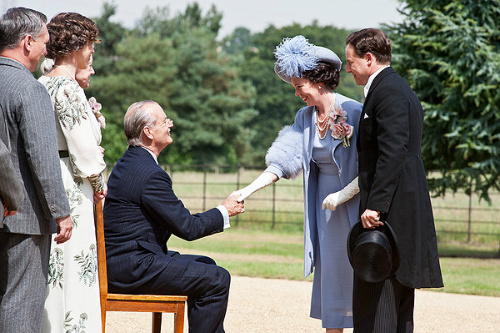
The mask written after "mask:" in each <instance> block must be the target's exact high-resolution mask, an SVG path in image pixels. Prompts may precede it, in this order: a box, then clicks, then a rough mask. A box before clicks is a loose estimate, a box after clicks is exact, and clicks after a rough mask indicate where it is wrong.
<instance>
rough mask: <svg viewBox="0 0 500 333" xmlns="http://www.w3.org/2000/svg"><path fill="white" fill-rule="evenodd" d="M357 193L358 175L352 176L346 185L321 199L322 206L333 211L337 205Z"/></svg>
mask: <svg viewBox="0 0 500 333" xmlns="http://www.w3.org/2000/svg"><path fill="white" fill-rule="evenodd" d="M357 193H359V187H358V177H356V178H354V179H353V180H352V182H350V183H349V184H347V186H346V187H344V188H343V189H341V190H340V191H338V192H335V193H332V194H329V195H327V197H326V198H325V200H323V205H322V207H323V209H325V207H327V208H328V209H329V210H331V211H334V210H335V209H337V206H338V205H340V204H343V203H344V202H346V201H347V200H349V199H351V198H352V197H353V196H355V195H356V194H357Z"/></svg>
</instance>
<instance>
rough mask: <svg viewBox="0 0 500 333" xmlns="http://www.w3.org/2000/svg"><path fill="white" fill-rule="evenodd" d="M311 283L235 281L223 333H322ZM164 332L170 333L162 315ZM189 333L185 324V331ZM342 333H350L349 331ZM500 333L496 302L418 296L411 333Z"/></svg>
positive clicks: (144, 331) (142, 325)
mask: <svg viewBox="0 0 500 333" xmlns="http://www.w3.org/2000/svg"><path fill="white" fill-rule="evenodd" d="M311 288H312V282H308V281H289V280H277V279H260V278H250V277H241V276H233V277H232V283H231V292H230V299H229V307H228V311H227V315H226V321H225V329H226V332H227V333H322V332H324V330H323V329H322V328H321V322H320V321H319V320H316V319H312V318H310V317H309V302H310V297H311V295H310V294H311ZM163 316H164V319H163V323H164V324H163V327H162V332H165V333H166V332H168V333H170V332H172V331H173V329H172V328H173V315H172V314H164V315H163ZM106 332H107V333H150V332H151V315H150V314H149V313H125V312H108V320H107V325H106ZM184 332H187V320H186V322H185V330H184ZM344 332H345V333H352V329H347V330H345V331H344ZM428 332H437V333H457V332H460V333H500V297H485V296H470V295H458V294H446V293H441V292H432V291H422V290H417V293H416V300H415V333H428Z"/></svg>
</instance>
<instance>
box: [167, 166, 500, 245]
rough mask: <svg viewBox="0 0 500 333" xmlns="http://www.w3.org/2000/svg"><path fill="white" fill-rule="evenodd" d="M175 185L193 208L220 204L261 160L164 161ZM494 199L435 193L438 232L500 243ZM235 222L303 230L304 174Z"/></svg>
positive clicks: (252, 203)
mask: <svg viewBox="0 0 500 333" xmlns="http://www.w3.org/2000/svg"><path fill="white" fill-rule="evenodd" d="M163 168H164V169H165V170H166V171H167V172H168V173H169V175H170V177H171V178H172V181H173V186H174V191H175V193H176V194H177V196H178V197H179V198H180V199H181V200H182V201H183V202H184V204H185V205H186V207H187V208H188V209H189V210H190V211H191V212H193V213H195V212H201V211H205V210H207V209H210V208H213V207H215V206H216V205H218V204H220V203H221V202H222V201H223V200H224V199H225V198H226V197H227V196H228V195H229V194H230V193H231V192H232V191H235V190H237V189H240V188H242V187H244V186H246V185H248V184H249V183H250V182H252V181H253V180H254V179H255V178H256V177H257V176H258V175H259V174H260V173H261V172H262V171H263V169H264V168H263V167H261V166H221V165H176V164H169V165H165V166H163ZM490 196H491V202H492V203H491V205H490V204H488V203H486V202H484V200H483V201H479V198H478V197H477V196H475V195H471V196H468V195H467V194H465V192H457V193H455V194H451V193H450V194H447V195H446V196H445V197H439V198H432V205H433V211H434V218H435V223H436V231H437V235H438V238H440V239H441V240H443V239H444V240H446V241H457V242H461V243H463V242H467V243H478V244H496V245H499V244H500V193H496V192H495V193H491V194H490ZM231 224H232V225H233V226H235V227H249V226H257V227H259V228H270V229H279V230H302V226H303V189H302V178H301V177H299V178H298V179H295V180H280V181H279V182H277V183H275V184H273V185H271V186H268V187H267V188H265V189H262V190H260V191H258V192H256V193H254V194H253V195H252V196H251V197H250V198H248V199H247V200H245V213H244V214H241V215H238V216H236V217H234V218H232V220H231Z"/></svg>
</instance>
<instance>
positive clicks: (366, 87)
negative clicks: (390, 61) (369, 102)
mask: <svg viewBox="0 0 500 333" xmlns="http://www.w3.org/2000/svg"><path fill="white" fill-rule="evenodd" d="M387 67H391V65H387V66H384V67H382V68H381V69H379V70H378V71H376V72H375V73H373V74H372V75H370V77H369V78H368V81H367V82H366V85H365V89H363V91H364V94H365V98H366V95H368V91H370V87H371V86H372V83H373V80H375V78H376V77H377V75H379V74H380V72H382V71H383V70H384V69H386V68H387Z"/></svg>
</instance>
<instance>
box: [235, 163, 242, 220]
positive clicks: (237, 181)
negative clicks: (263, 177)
mask: <svg viewBox="0 0 500 333" xmlns="http://www.w3.org/2000/svg"><path fill="white" fill-rule="evenodd" d="M240 176H241V165H238V172H237V173H236V190H238V189H239V188H240ZM239 220H240V214H238V215H236V222H235V224H236V225H238V222H239Z"/></svg>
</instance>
